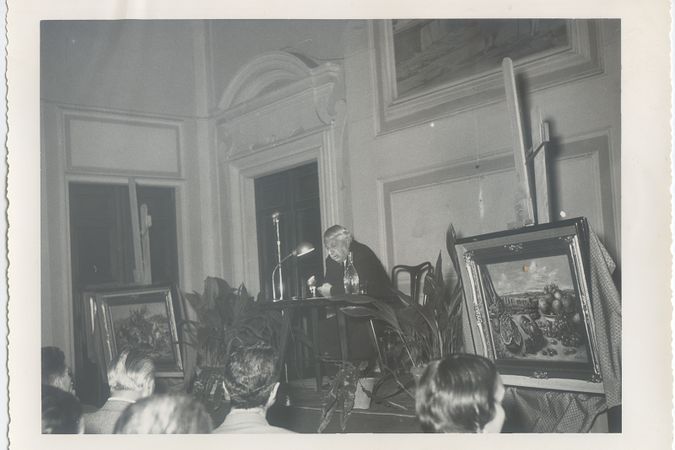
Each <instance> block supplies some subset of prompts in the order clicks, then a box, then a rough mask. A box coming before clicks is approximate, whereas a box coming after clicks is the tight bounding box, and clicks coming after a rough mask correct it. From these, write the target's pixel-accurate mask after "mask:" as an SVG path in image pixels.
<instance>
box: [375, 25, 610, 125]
mask: <svg viewBox="0 0 675 450" xmlns="http://www.w3.org/2000/svg"><path fill="white" fill-rule="evenodd" d="M598 24H599V21H597V20H592V19H583V20H582V19H574V20H572V19H447V18H445V19H444V18H434V19H396V20H375V21H372V22H371V28H370V31H371V40H372V42H373V48H374V53H373V58H374V61H373V63H374V64H373V65H374V67H375V71H376V77H375V79H376V80H377V82H376V93H377V101H376V107H377V133H378V134H384V133H388V132H391V131H395V130H398V129H401V128H405V127H408V126H413V125H418V124H421V123H425V122H429V121H432V120H435V119H437V118H439V117H443V116H449V115H452V114H456V113H459V112H462V111H466V110H469V109H473V108H478V107H480V106H484V105H487V104H491V103H495V102H498V101H503V100H504V98H505V94H504V83H503V78H502V73H501V62H502V59H503V58H504V57H507V56H508V57H510V58H511V59H512V60H513V61H514V69H515V71H516V75H517V76H518V77H519V80H520V81H521V82H523V83H525V84H526V87H527V90H528V91H530V92H532V91H537V90H540V89H544V88H547V87H551V86H555V85H558V84H561V83H567V82H570V81H574V80H577V79H581V78H584V77H588V76H593V75H598V74H601V73H603V71H604V68H603V60H602V52H601V50H600V48H601V45H600V42H599V34H600V33H599V30H598V28H599V25H598Z"/></svg>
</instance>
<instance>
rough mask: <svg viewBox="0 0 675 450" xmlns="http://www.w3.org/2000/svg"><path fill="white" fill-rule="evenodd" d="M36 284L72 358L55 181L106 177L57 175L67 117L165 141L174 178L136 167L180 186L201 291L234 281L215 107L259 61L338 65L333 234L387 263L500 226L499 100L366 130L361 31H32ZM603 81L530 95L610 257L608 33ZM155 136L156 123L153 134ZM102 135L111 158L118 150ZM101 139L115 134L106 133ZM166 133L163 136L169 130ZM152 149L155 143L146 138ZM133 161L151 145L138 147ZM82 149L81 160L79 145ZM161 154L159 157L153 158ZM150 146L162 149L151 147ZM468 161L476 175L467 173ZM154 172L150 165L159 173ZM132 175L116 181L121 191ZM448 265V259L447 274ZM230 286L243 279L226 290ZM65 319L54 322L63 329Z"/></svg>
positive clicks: (615, 128) (370, 71)
mask: <svg viewBox="0 0 675 450" xmlns="http://www.w3.org/2000/svg"><path fill="white" fill-rule="evenodd" d="M42 33H43V35H42V41H43V44H44V46H43V51H42V58H43V59H42V66H41V70H42V79H41V82H42V92H41V97H42V108H43V111H42V118H43V122H42V132H43V144H42V156H43V167H44V168H45V170H44V171H43V186H42V194H43V207H42V214H43V218H42V223H43V228H42V239H43V245H42V249H43V254H42V257H43V261H42V268H43V277H42V291H43V294H42V311H43V320H42V325H43V326H42V333H43V336H42V340H43V343H44V344H45V345H46V344H52V345H59V346H61V347H62V348H64V349H65V350H66V351H67V352H68V351H69V350H70V349H71V347H72V342H71V341H72V338H71V336H72V329H71V326H72V324H71V323H70V321H71V317H72V314H71V313H70V308H71V306H70V298H69V295H70V293H69V289H70V286H69V284H70V274H69V270H70V269H69V265H70V263H69V261H70V260H69V249H68V242H69V241H68V237H67V232H68V225H67V217H68V213H67V202H66V180H67V178H68V177H86V178H87V179H89V180H99V181H106V180H108V181H110V179H111V176H110V175H109V174H106V172H105V170H100V168H99V170H93V171H92V170H86V169H82V168H78V167H70V166H68V164H67V155H68V152H70V151H71V149H69V148H68V145H69V144H68V142H69V141H68V139H66V136H67V131H68V130H67V124H66V121H65V120H64V119H65V117H66V116H67V115H68V114H77V115H80V116H86V117H90V118H91V117H94V118H96V119H97V120H96V121H93V122H92V123H93V124H96V127H99V128H100V127H101V126H103V127H104V129H105V125H101V123H103V124H105V123H117V122H118V121H119V120H120V119H124V120H127V121H130V122H131V123H132V124H133V125H134V126H138V127H141V129H143V127H147V134H146V137H145V138H146V139H151V140H152V139H153V138H152V136H153V134H156V129H155V128H153V126H154V125H155V124H162V125H164V126H168V127H172V129H175V130H176V134H175V136H176V137H175V140H176V142H175V149H177V150H176V151H177V152H178V156H177V158H178V160H179V161H180V172H179V173H177V174H169V173H166V172H162V173H159V172H157V173H153V171H150V173H148V172H147V171H146V172H144V174H143V175H142V176H143V177H145V178H146V179H147V180H149V181H153V182H157V183H165V184H166V183H168V184H170V185H175V186H176V187H177V188H178V193H179V200H178V205H177V206H178V211H179V235H180V238H179V241H180V242H179V256H180V259H181V260H180V266H181V284H182V288H183V289H186V290H193V289H201V283H202V281H203V279H204V277H205V276H207V275H220V276H223V277H225V278H227V279H229V280H231V279H232V274H233V273H235V272H236V271H235V268H234V267H233V264H234V263H233V261H237V260H238V259H239V257H240V256H241V255H233V254H232V249H231V248H230V244H229V243H230V242H231V241H232V237H233V236H231V232H230V229H228V228H227V227H226V226H224V225H223V224H225V223H229V220H230V219H231V218H230V217H229V216H230V213H229V211H228V210H227V206H226V204H225V202H226V198H225V195H224V192H223V187H224V186H226V185H227V181H228V180H224V179H222V177H221V176H220V171H219V169H218V167H219V166H218V165H219V164H220V163H221V162H222V161H221V158H222V155H219V154H218V153H217V150H216V149H217V148H218V143H217V142H216V140H217V138H216V132H215V123H214V120H212V116H211V114H213V111H214V108H215V106H216V105H217V103H218V101H219V100H220V97H221V96H222V93H223V91H224V90H225V89H226V87H227V85H228V84H229V82H230V81H231V79H232V77H234V76H235V74H236V73H237V71H238V70H239V69H240V68H241V67H242V66H243V65H244V64H246V63H247V62H249V61H250V60H251V59H252V58H254V57H256V56H258V55H259V54H262V53H265V52H268V51H272V50H282V49H287V50H289V51H298V52H300V53H304V54H307V55H310V56H312V57H314V58H315V59H316V60H317V61H319V62H321V61H323V60H330V61H332V62H334V63H338V64H341V65H342V66H343V68H344V78H345V87H346V94H345V95H346V105H347V125H346V131H345V139H344V142H343V150H344V152H345V153H344V162H343V164H344V167H343V172H344V177H343V179H342V180H341V182H342V183H343V184H344V186H341V187H343V188H344V189H343V192H344V195H345V198H346V201H345V208H344V209H345V211H344V213H343V219H342V220H343V223H344V224H345V225H347V226H352V227H353V229H354V232H355V234H356V236H357V238H358V239H359V240H361V241H363V242H365V243H367V244H369V245H370V246H371V247H372V248H373V249H374V250H375V251H376V252H377V253H378V254H379V255H381V257H382V260H383V263H384V264H385V266H387V267H388V268H391V266H393V265H394V264H397V263H417V262H419V261H422V260H434V259H435V257H436V255H437V254H438V252H439V250H442V249H444V234H443V233H444V232H445V228H446V227H447V225H448V224H449V223H450V222H451V221H452V222H453V223H455V225H456V227H457V229H458V232H459V233H460V234H462V235H465V236H466V235H470V234H478V233H483V232H488V231H496V230H501V229H505V228H506V223H507V222H508V221H511V220H513V217H512V213H511V209H512V208H511V204H512V202H513V200H512V199H513V192H514V189H515V182H514V176H513V172H512V163H510V162H509V161H510V160H511V150H510V145H511V136H510V129H509V120H508V115H507V112H506V106H505V104H504V103H497V104H494V105H490V106H487V107H482V108H478V109H474V110H470V111H467V112H463V113H461V114H455V115H450V116H447V117H444V118H440V119H437V120H434V121H433V122H429V123H425V124H422V125H418V126H415V127H410V128H406V129H403V130H400V131H395V132H391V133H388V134H384V135H379V136H378V135H376V132H375V130H376V126H375V123H376V115H375V111H376V105H375V93H374V92H375V91H374V86H375V84H374V83H376V82H377V80H376V79H375V76H374V64H373V59H372V56H373V55H372V51H373V50H372V43H371V41H370V37H369V32H368V22H366V21H349V22H346V21H324V22H311V21H289V22H285V21H284V22H283V23H282V22H281V21H267V22H265V23H264V25H260V23H259V21H256V23H252V22H229V21H222V22H212V23H208V24H207V23H206V22H200V21H186V22H170V21H161V22H155V23H147V22H144V23H140V22H135V23H133V22H124V23H110V22H105V23H104V22H80V23H68V24H67V26H56V25H55V24H54V23H47V24H46V25H44V26H43V29H42ZM600 42H601V45H602V47H601V48H602V52H603V57H604V67H605V72H604V74H603V75H600V76H595V77H592V78H586V79H583V80H580V81H575V82H572V83H568V84H563V85H560V86H557V87H553V88H548V89H545V90H542V91H538V92H536V93H534V94H533V95H531V97H530V98H529V106H530V113H532V111H533V110H534V109H535V108H539V109H540V110H541V111H542V113H543V118H544V119H547V120H550V121H551V122H552V134H553V136H554V138H555V139H556V140H558V141H559V142H560V143H561V145H559V146H558V148H559V149H560V152H559V156H560V158H561V161H560V162H559V163H556V166H555V167H554V174H556V180H557V183H558V184H557V192H558V193H559V196H560V199H559V200H558V203H559V205H558V206H559V208H558V209H561V210H564V211H565V212H566V213H567V216H568V217H574V216H576V215H586V216H588V217H589V219H590V221H591V224H592V225H593V226H594V228H595V229H596V231H598V233H599V234H600V235H601V236H602V237H606V244H607V246H608V247H609V248H610V250H612V251H613V253H614V254H615V255H617V254H618V251H617V250H618V249H617V248H616V247H617V245H616V243H617V242H619V238H620V220H619V218H620V183H619V175H620V173H619V169H620V90H619V88H620V64H619V56H620V46H619V45H620V36H619V29H618V25H609V24H608V23H604V24H603V25H602V27H601V41H600ZM151 125H153V126H151ZM94 128H95V127H92V128H89V129H87V132H90V133H92V135H88V134H87V133H85V135H86V136H88V137H87V139H89V142H96V138H97V136H98V137H100V138H101V139H104V140H105V141H103V142H102V144H103V146H102V147H101V148H107V149H108V151H109V152H114V151H115V148H116V146H119V145H120V142H122V140H118V139H116V138H115V137H114V136H115V135H114V134H111V133H106V132H103V133H98V134H95V130H94ZM107 130H108V131H110V128H108V129H107ZM162 136H164V137H165V135H164V134H162ZM156 142H159V141H157V140H152V142H151V143H156ZM136 148H138V150H137V151H139V152H141V151H144V150H143V149H144V148H149V149H152V148H153V147H152V146H144V145H143V143H142V142H140V143H138V142H137V146H136ZM79 150H83V149H79ZM155 150H157V149H155ZM160 150H161V149H160ZM476 166H478V168H476ZM158 167H159V166H158ZM133 174H134V168H133V167H132V168H131V169H129V170H127V169H124V168H123V169H122V170H119V171H118V172H116V175H115V176H116V177H117V178H115V177H112V178H114V179H116V180H119V179H121V178H123V177H124V176H127V175H133ZM447 259H448V258H447V257H446V258H444V260H445V262H446V264H447V262H448V261H447ZM232 282H233V283H237V282H239V280H232ZM62 324H65V326H62Z"/></svg>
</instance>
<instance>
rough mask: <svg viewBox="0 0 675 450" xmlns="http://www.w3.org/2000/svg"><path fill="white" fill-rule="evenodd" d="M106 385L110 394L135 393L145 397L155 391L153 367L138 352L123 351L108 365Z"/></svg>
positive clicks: (151, 363)
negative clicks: (108, 386)
mask: <svg viewBox="0 0 675 450" xmlns="http://www.w3.org/2000/svg"><path fill="white" fill-rule="evenodd" d="M108 384H109V385H110V391H111V392H120V391H128V392H136V393H138V394H140V396H142V397H147V396H148V395H151V394H152V392H153V391H154V390H155V365H154V363H153V362H152V360H151V359H150V358H149V357H148V356H146V355H145V354H144V353H141V352H140V351H138V350H133V349H127V350H123V351H122V352H120V354H119V355H117V358H115V359H114V360H113V361H112V362H111V363H110V367H109V368H108Z"/></svg>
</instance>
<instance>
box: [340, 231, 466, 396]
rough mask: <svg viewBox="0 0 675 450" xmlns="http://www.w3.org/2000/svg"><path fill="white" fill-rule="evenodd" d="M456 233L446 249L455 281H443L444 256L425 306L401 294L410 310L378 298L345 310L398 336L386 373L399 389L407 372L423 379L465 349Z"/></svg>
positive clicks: (449, 235)
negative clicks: (433, 365) (432, 365)
mask: <svg viewBox="0 0 675 450" xmlns="http://www.w3.org/2000/svg"><path fill="white" fill-rule="evenodd" d="M455 240H456V234H455V229H454V227H453V226H452V224H450V226H449V227H448V230H447V232H446V247H447V250H448V253H449V255H450V259H451V261H452V266H453V269H454V272H455V277H454V282H451V279H450V278H445V277H444V276H443V261H442V258H441V254H440V252H439V255H438V258H437V260H436V265H435V267H434V269H433V270H432V271H430V272H429V273H428V274H427V276H426V278H425V282H424V294H425V298H426V301H425V303H424V304H422V305H419V304H417V303H414V302H413V301H412V299H410V298H409V297H408V296H406V295H405V294H402V293H400V294H399V295H400V296H401V297H402V299H403V301H404V302H405V303H407V306H405V307H403V308H398V309H395V308H393V307H392V306H390V305H389V304H387V303H385V302H383V301H380V300H377V299H374V300H373V301H370V302H364V301H362V300H358V299H354V303H360V304H355V305H351V306H346V307H344V308H342V310H343V311H344V313H345V314H347V315H349V316H352V317H360V318H366V319H376V320H380V321H383V322H384V323H385V326H386V330H385V331H386V332H387V334H388V335H390V336H393V337H394V342H393V344H392V343H391V342H390V343H389V345H388V347H389V349H388V351H387V352H386V353H387V354H388V357H387V361H386V362H385V363H386V365H387V367H385V368H384V369H385V372H386V373H388V374H390V375H393V376H394V378H395V379H396V380H397V383H398V384H399V386H401V387H402V388H403V389H405V388H404V384H405V383H404V382H401V380H400V378H401V376H402V374H404V373H406V372H412V373H413V374H418V373H419V372H420V371H421V369H422V368H423V367H424V366H426V364H427V363H428V362H429V361H433V360H435V359H440V358H443V357H444V356H446V355H448V354H450V353H456V352H459V351H461V350H462V346H463V342H462V341H463V340H462V336H463V333H462V303H463V299H464V290H463V286H462V280H461V277H460V266H459V258H458V257H457V253H456V251H455Z"/></svg>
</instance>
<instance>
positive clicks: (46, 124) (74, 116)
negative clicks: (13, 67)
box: [41, 21, 222, 358]
mask: <svg viewBox="0 0 675 450" xmlns="http://www.w3.org/2000/svg"><path fill="white" fill-rule="evenodd" d="M41 38H42V61H41V99H42V105H41V106H42V124H41V127H42V165H43V169H44V170H43V171H42V298H41V303H42V312H43V315H42V342H43V344H44V345H57V346H59V347H61V348H63V349H64V350H65V351H66V353H67V354H68V355H69V357H71V358H72V351H71V350H72V346H73V343H72V333H73V331H72V301H71V286H70V283H71V274H70V239H69V228H68V214H69V213H68V200H67V196H68V195H67V192H68V191H67V186H68V181H69V180H84V181H89V182H102V183H126V182H127V180H128V177H132V176H133V177H135V178H136V179H137V181H138V182H139V183H143V184H151V185H162V186H172V187H175V188H176V192H177V205H176V206H177V211H178V223H177V226H178V235H179V238H178V253H179V258H180V261H179V278H180V283H181V287H182V288H183V289H185V290H188V291H191V290H201V288H202V282H203V280H204V277H205V274H218V273H220V272H221V271H222V255H221V254H220V251H219V249H220V248H221V244H220V241H221V236H220V230H221V229H220V222H221V220H220V204H219V201H218V199H217V195H218V187H217V186H218V178H217V172H216V170H215V167H216V166H217V164H216V162H215V159H216V154H215V150H214V149H215V138H213V133H212V132H211V131H210V129H211V125H210V122H209V121H208V119H205V118H204V116H205V115H206V112H207V102H206V98H207V91H208V83H210V80H209V78H208V76H207V61H206V28H205V25H204V23H203V22H201V21H185V22H173V21H159V22H143V23H140V22H133V21H122V22H116V21H108V22H66V23H56V22H46V23H44V25H43V28H42V36H41ZM153 162H154V163H153Z"/></svg>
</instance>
